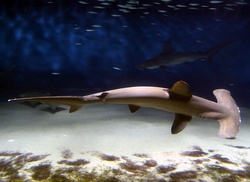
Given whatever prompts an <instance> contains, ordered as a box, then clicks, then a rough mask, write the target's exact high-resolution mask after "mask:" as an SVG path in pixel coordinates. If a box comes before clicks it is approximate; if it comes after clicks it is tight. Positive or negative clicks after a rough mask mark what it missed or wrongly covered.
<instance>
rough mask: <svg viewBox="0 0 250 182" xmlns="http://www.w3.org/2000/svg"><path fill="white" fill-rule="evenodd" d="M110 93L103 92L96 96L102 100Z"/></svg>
mask: <svg viewBox="0 0 250 182" xmlns="http://www.w3.org/2000/svg"><path fill="white" fill-rule="evenodd" d="M108 94H109V93H108V92H102V93H101V94H100V95H98V96H96V97H99V98H100V99H103V98H105V97H106V96H107V95H108Z"/></svg>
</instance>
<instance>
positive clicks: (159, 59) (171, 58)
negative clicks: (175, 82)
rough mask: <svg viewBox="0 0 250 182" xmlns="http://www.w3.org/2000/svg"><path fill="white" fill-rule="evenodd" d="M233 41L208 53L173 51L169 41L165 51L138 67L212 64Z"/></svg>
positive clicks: (151, 67)
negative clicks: (207, 62)
mask: <svg viewBox="0 0 250 182" xmlns="http://www.w3.org/2000/svg"><path fill="white" fill-rule="evenodd" d="M231 42H233V41H231V40H230V41H225V42H222V43H221V44H218V45H216V46H214V47H212V48H211V49H209V50H208V51H206V52H175V51H173V48H172V45H171V41H170V40H169V41H167V43H166V44H165V46H164V49H163V51H162V52H161V53H160V54H158V55H157V56H155V57H153V58H151V59H149V60H148V61H146V62H145V63H143V64H141V65H139V66H137V68H139V69H155V68H166V67H169V66H173V65H177V64H183V63H187V62H191V61H196V60H202V59H207V60H209V61H210V62H211V60H212V57H213V56H214V55H215V54H216V53H218V52H219V51H220V50H221V49H222V48H224V47H226V46H227V45H228V44H230V43H231Z"/></svg>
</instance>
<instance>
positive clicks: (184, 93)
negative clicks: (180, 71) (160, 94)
mask: <svg viewBox="0 0 250 182" xmlns="http://www.w3.org/2000/svg"><path fill="white" fill-rule="evenodd" d="M168 93H169V95H170V97H172V98H174V99H181V100H189V99H190V98H191V97H192V93H191V91H190V88H189V86H188V84H187V83H186V82H184V81H178V82H176V83H175V84H174V85H173V86H172V88H170V89H169V90H168Z"/></svg>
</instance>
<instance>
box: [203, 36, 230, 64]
mask: <svg viewBox="0 0 250 182" xmlns="http://www.w3.org/2000/svg"><path fill="white" fill-rule="evenodd" d="M232 42H233V40H228V41H224V42H222V43H220V44H218V45H216V46H214V47H212V48H211V49H209V50H208V51H207V59H208V61H209V62H212V57H213V56H214V55H215V54H217V53H218V52H219V51H220V50H221V49H223V48H224V47H226V46H227V45H229V44H231V43H232Z"/></svg>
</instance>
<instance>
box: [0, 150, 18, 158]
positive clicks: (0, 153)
mask: <svg viewBox="0 0 250 182" xmlns="http://www.w3.org/2000/svg"><path fill="white" fill-rule="evenodd" d="M21 154H22V153H21V152H11V151H2V152H0V156H10V157H15V156H17V155H21Z"/></svg>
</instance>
